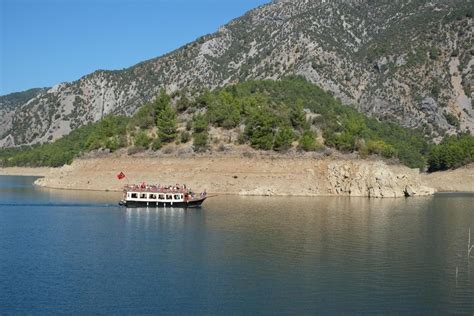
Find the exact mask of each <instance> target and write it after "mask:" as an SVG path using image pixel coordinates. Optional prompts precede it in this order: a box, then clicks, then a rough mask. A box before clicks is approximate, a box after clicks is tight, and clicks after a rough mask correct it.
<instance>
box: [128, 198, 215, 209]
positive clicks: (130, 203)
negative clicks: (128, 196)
mask: <svg viewBox="0 0 474 316" xmlns="http://www.w3.org/2000/svg"><path fill="white" fill-rule="evenodd" d="M205 200H206V198H202V199H198V200H192V201H187V202H173V203H171V202H159V201H157V202H145V201H124V200H122V201H120V202H119V205H120V206H124V207H161V208H165V207H177V208H197V207H201V204H202V203H203V202H204V201H205Z"/></svg>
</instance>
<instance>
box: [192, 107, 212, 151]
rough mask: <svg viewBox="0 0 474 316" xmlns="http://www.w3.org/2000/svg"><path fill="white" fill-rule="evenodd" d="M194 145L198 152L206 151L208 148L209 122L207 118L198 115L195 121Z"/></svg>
mask: <svg viewBox="0 0 474 316" xmlns="http://www.w3.org/2000/svg"><path fill="white" fill-rule="evenodd" d="M192 125H193V132H194V133H193V145H194V149H195V150H196V151H204V150H206V148H207V142H208V138H209V135H208V128H209V122H208V121H207V118H206V117H205V116H204V115H202V114H198V115H196V116H194V119H193V124H192Z"/></svg>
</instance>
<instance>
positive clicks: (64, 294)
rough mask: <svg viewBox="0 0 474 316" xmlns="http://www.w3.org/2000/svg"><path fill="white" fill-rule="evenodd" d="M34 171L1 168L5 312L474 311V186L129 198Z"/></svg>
mask: <svg viewBox="0 0 474 316" xmlns="http://www.w3.org/2000/svg"><path fill="white" fill-rule="evenodd" d="M33 180H34V178H30V177H5V176H3V177H0V314H2V315H3V314H49V313H74V314H79V313H81V314H91V313H95V314H97V313H99V314H105V313H107V314H125V313H133V314H150V313H161V314H193V315H196V314H368V313H382V314H402V313H403V314H416V315H420V314H430V315H432V314H446V313H459V314H468V315H473V314H474V258H472V259H471V260H470V262H469V260H468V258H467V247H468V230H469V227H471V228H472V236H471V238H472V242H473V244H474V207H473V205H474V195H469V194H439V195H436V196H434V197H426V198H411V199H385V200H369V199H365V198H264V197H230V196H221V197H215V198H210V199H208V201H206V202H205V203H204V205H203V208H202V209H198V210H183V209H170V208H168V209H124V208H119V207H117V206H116V202H117V201H118V200H119V199H120V194H117V193H91V192H73V191H54V190H45V189H39V188H35V187H33V186H32V181H33ZM472 255H473V257H474V251H473V252H472Z"/></svg>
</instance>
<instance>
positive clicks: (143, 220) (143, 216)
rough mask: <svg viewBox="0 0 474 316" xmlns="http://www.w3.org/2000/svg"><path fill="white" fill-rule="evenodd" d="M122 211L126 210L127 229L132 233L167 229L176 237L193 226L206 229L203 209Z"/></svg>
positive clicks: (130, 209) (138, 209)
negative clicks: (177, 233)
mask: <svg viewBox="0 0 474 316" xmlns="http://www.w3.org/2000/svg"><path fill="white" fill-rule="evenodd" d="M121 209H122V210H124V213H125V216H126V224H127V228H128V229H130V231H136V229H137V228H138V229H140V230H141V231H145V232H146V231H148V230H149V231H150V232H151V231H153V230H156V229H160V230H163V229H166V230H169V233H170V234H171V235H175V234H176V232H177V231H180V230H185V228H186V227H185V226H189V225H191V226H192V227H200V229H204V226H205V216H204V214H205V211H204V210H203V209H201V208H199V209H186V208H176V207H160V208H158V207H147V208H137V207H130V208H121ZM196 225H202V226H196Z"/></svg>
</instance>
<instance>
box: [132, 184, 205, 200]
mask: <svg viewBox="0 0 474 316" xmlns="http://www.w3.org/2000/svg"><path fill="white" fill-rule="evenodd" d="M123 191H124V192H127V191H138V192H157V193H185V194H189V195H190V196H191V198H193V199H194V198H195V193H194V192H193V191H192V190H191V189H188V188H187V187H186V184H182V185H180V184H178V183H176V185H174V186H171V185H169V186H163V185H160V184H146V183H145V182H142V183H141V184H127V185H125V186H124V187H123ZM206 195H207V193H206V190H204V192H201V193H200V194H199V196H200V198H205V197H206Z"/></svg>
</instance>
